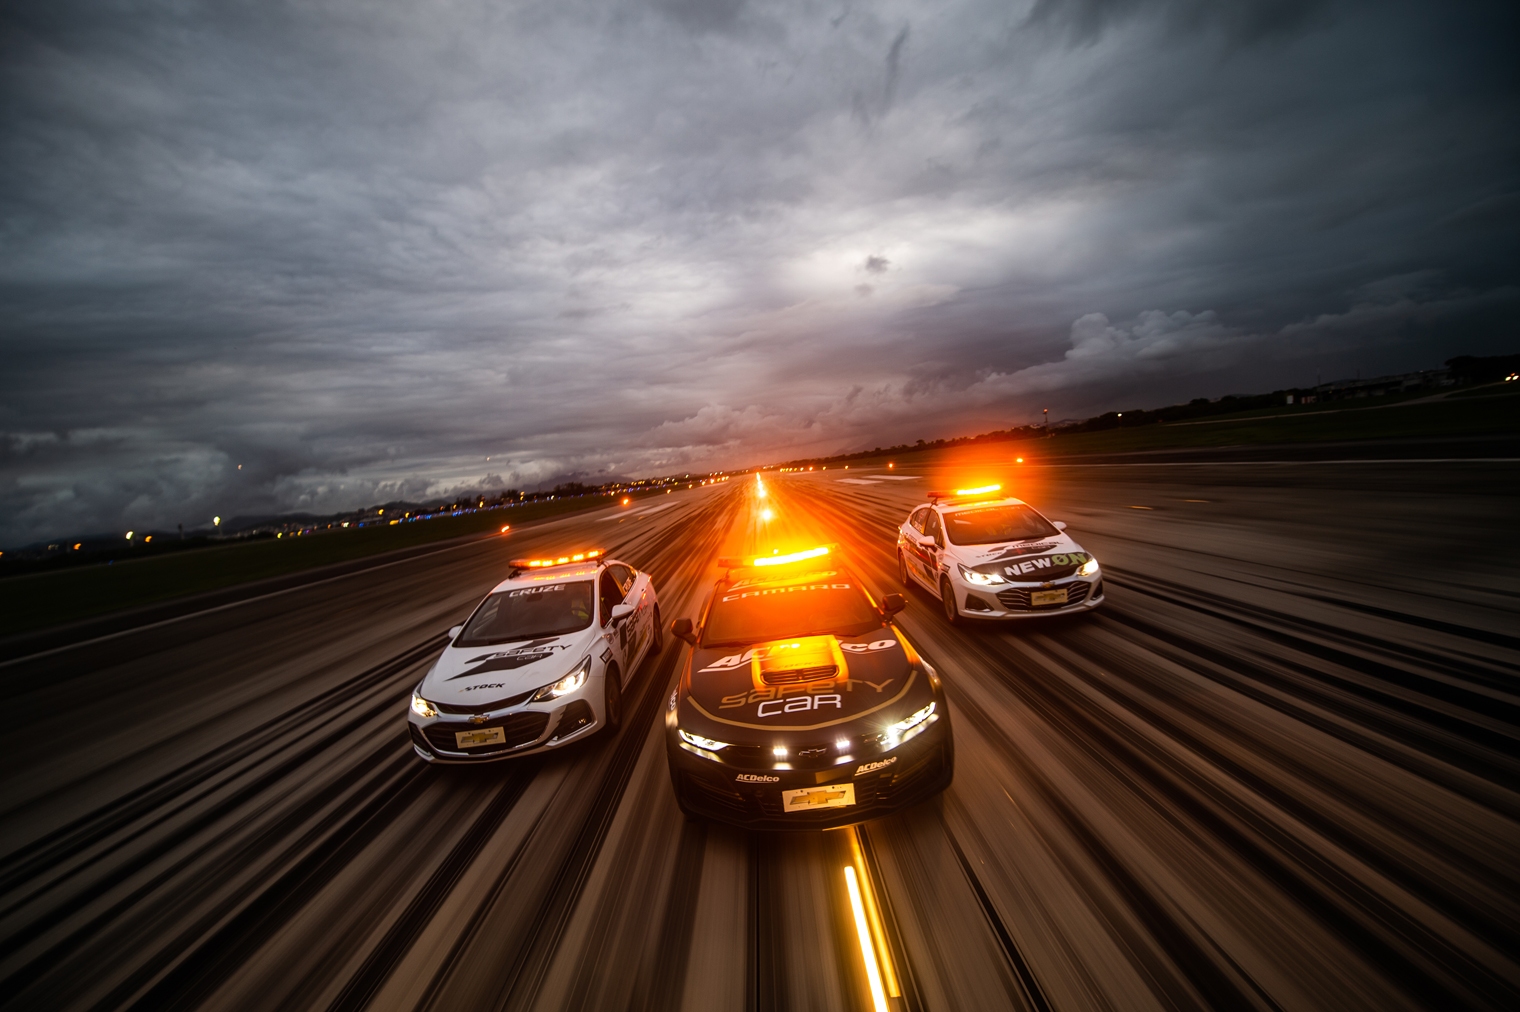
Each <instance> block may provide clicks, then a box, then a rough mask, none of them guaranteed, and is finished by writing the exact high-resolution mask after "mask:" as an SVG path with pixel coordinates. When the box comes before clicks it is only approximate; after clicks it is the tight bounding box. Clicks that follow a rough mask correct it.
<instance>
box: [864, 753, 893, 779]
mask: <svg viewBox="0 0 1520 1012" xmlns="http://www.w3.org/2000/svg"><path fill="white" fill-rule="evenodd" d="M895 762H897V756H893V757H892V758H890V759H878V760H876V761H875V762H874V763H861V764H860V765H859V766H857V767H855V775H856V776H857V777H858V776H861V775H863V774H866V773H875V772H876V771H877V770H884V769H886V768H887V767H888V766H891V765H892V764H893V763H895Z"/></svg>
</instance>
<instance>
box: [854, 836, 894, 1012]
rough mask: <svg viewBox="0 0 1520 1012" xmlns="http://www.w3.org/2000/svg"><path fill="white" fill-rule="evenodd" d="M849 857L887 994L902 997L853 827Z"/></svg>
mask: <svg viewBox="0 0 1520 1012" xmlns="http://www.w3.org/2000/svg"><path fill="white" fill-rule="evenodd" d="M849 836H850V855H851V858H852V860H853V862H854V865H855V874H856V875H858V876H859V877H860V881H861V882H862V883H864V884H865V888H864V889H863V890H862V892H863V893H864V898H865V908H866V909H865V913H866V920H867V921H868V923H869V924H870V927H871V940H872V942H873V943H874V945H873V948H874V949H875V950H876V956H877V960H878V961H879V962H880V964H881V968H882V974H883V976H884V978H885V983H886V988H887V994H889V995H891V996H892V997H893V998H899V997H901V996H902V991H901V990H899V989H898V986H897V974H896V973H894V972H893V970H892V953H891V952H890V951H889V950H888V949H887V935H886V932H884V931H883V930H882V929H881V915H880V914H879V913H878V912H877V909H876V886H875V883H873V882H872V881H871V876H870V874H869V873H868V872H867V871H866V856H865V852H864V851H862V850H861V849H860V834H859V832H858V831H857V830H856V828H855V827H854V826H851V827H850V832H849Z"/></svg>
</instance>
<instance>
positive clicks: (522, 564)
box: [511, 548, 602, 569]
mask: <svg viewBox="0 0 1520 1012" xmlns="http://www.w3.org/2000/svg"><path fill="white" fill-rule="evenodd" d="M601 556H602V550H601V549H600V548H594V549H592V550H591V551H588V552H572V553H571V554H569V555H561V556H559V557H558V558H554V559H513V560H512V563H511V564H512V566H514V567H516V568H517V569H545V568H547V567H550V566H568V565H571V564H572V563H576V562H590V561H593V560H595V559H599V558H601Z"/></svg>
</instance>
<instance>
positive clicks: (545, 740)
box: [407, 675, 606, 765]
mask: <svg viewBox="0 0 1520 1012" xmlns="http://www.w3.org/2000/svg"><path fill="white" fill-rule="evenodd" d="M605 692H606V688H605V683H604V682H603V678H602V677H599V676H596V675H593V676H592V677H590V678H588V679H586V684H585V685H582V686H581V687H580V688H579V689H577V690H576V691H575V692H572V693H569V694H568V695H565V696H562V697H560V698H559V699H556V700H554V701H553V702H551V703H529V704H526V705H523V706H516V707H512V708H510V709H506V710H501V711H497V712H493V713H489V714H484V715H483V716H485V718H486V719H485V720H483V721H481V722H479V723H474V722H472V721H471V720H470V718H469V717H468V716H466V715H464V714H454V713H440V714H439V715H438V716H437V717H422V716H419V715H418V714H417V713H416V712H415V711H412V710H410V709H409V710H407V730H408V733H409V734H410V735H411V740H412V751H413V752H415V753H417V757H418V758H419V759H422V760H424V761H425V762H429V763H440V764H449V763H458V764H461V765H468V764H470V763H482V762H495V761H496V760H498V759H512V758H516V757H518V756H524V755H534V754H536V753H539V752H546V751H548V750H550V749H556V748H560V747H561V746H564V745H569V744H570V743H572V742H576V741H580V740H581V739H582V738H586V737H588V736H590V735H591V734H592V733H593V732H595V731H596V729H597V728H599V727H602V726H603V724H604V719H603V713H602V708H603V700H604V699H605V698H606V696H605ZM497 730H499V731H500V732H501V734H500V736H499V737H500V739H501V740H500V741H497V742H492V743H490V744H484V745H476V746H471V747H461V746H459V744H458V739H457V738H456V737H455V734H456V733H457V732H461V731H467V732H480V731H483V732H488V733H489V732H494V731H497ZM491 736H492V737H496V735H494V734H492V735H491Z"/></svg>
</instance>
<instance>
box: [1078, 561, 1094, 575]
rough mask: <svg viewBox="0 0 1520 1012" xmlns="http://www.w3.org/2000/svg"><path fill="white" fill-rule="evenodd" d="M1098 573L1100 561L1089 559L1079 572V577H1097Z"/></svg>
mask: <svg viewBox="0 0 1520 1012" xmlns="http://www.w3.org/2000/svg"><path fill="white" fill-rule="evenodd" d="M1097 573H1098V560H1097V559H1088V560H1087V561H1086V562H1084V563H1082V568H1081V569H1079V570H1077V575H1078V576H1096V575H1097Z"/></svg>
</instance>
